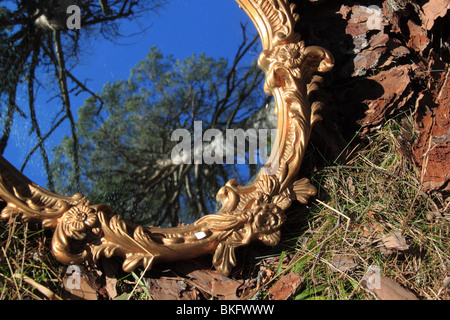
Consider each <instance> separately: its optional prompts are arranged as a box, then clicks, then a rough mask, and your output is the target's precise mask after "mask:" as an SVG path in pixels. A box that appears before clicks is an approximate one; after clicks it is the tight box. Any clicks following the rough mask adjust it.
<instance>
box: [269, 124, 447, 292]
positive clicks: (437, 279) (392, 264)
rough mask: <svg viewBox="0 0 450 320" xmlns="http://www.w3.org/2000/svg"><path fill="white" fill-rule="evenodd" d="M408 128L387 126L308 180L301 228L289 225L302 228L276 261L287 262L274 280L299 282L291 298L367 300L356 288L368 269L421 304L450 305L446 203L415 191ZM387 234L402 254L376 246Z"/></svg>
mask: <svg viewBox="0 0 450 320" xmlns="http://www.w3.org/2000/svg"><path fill="white" fill-rule="evenodd" d="M407 120H408V119H407ZM405 127H406V128H405ZM408 127H409V126H405V122H404V121H403V125H400V124H399V123H397V122H396V121H394V120H392V121H389V122H388V123H387V124H386V125H385V126H384V127H383V128H380V129H379V130H378V131H377V132H376V133H375V134H371V135H370V136H368V137H367V139H366V141H365V146H362V145H359V146H358V147H357V148H356V149H357V150H358V151H355V152H354V153H353V155H352V156H351V159H349V160H348V161H347V162H346V163H345V164H343V165H342V164H340V165H333V164H332V165H330V166H327V167H325V168H324V169H323V170H321V171H319V172H316V174H315V175H314V177H313V181H314V183H315V185H317V186H319V192H318V195H317V199H315V200H313V201H312V204H311V210H310V211H309V213H308V217H307V218H306V221H299V222H296V221H294V222H292V223H293V224H297V223H303V225H305V226H306V227H305V229H304V230H303V231H302V233H301V235H299V236H297V237H296V238H293V239H288V240H286V246H285V251H283V254H284V255H285V256H286V253H289V254H290V256H291V257H290V258H289V259H287V261H285V262H284V263H283V264H282V265H281V268H282V269H283V271H282V272H280V273H275V274H277V276H280V275H282V274H286V273H288V272H290V271H294V272H298V273H300V274H301V275H302V276H303V277H304V279H305V281H304V283H303V285H302V286H301V287H300V288H299V289H298V290H297V292H296V294H295V295H294V296H293V298H294V299H374V295H373V294H372V293H370V292H369V291H368V290H366V289H365V288H364V287H363V286H362V280H363V278H364V275H365V274H366V272H367V270H368V268H369V267H370V266H372V267H373V266H376V267H378V268H379V270H380V271H381V274H382V275H385V276H387V277H389V278H391V279H393V280H394V281H396V282H397V283H399V284H401V285H402V286H403V287H405V288H407V289H408V290H410V291H412V292H413V293H414V294H415V295H416V296H417V297H418V298H420V299H449V298H450V288H448V287H447V288H446V284H447V283H448V279H449V278H448V277H449V276H450V247H449V242H448V239H449V232H450V225H449V220H450V215H449V213H448V208H449V200H448V198H447V200H445V199H443V196H442V195H441V194H439V193H436V194H435V195H432V196H430V195H428V194H426V193H424V192H422V191H421V184H420V172H418V171H417V170H416V169H415V168H414V166H413V165H412V164H411V162H410V159H409V157H408V155H407V152H405V150H403V149H402V146H401V140H400V139H401V136H402V134H403V133H405V132H404V130H408ZM292 223H291V224H292ZM297 225H298V224H297ZM290 229H292V227H290ZM392 231H398V232H399V233H400V234H401V236H402V237H404V239H405V241H406V246H407V249H405V248H406V246H405V247H404V248H401V250H399V249H396V248H392V249H387V248H386V246H385V245H383V241H382V238H383V236H387V235H388V234H389V233H390V232H392ZM293 240H295V241H294V242H295V245H292V242H293ZM285 260H286V259H285ZM277 268H280V266H277ZM276 280H277V277H275V278H274V279H272V280H271V283H273V282H276ZM447 285H448V284H447Z"/></svg>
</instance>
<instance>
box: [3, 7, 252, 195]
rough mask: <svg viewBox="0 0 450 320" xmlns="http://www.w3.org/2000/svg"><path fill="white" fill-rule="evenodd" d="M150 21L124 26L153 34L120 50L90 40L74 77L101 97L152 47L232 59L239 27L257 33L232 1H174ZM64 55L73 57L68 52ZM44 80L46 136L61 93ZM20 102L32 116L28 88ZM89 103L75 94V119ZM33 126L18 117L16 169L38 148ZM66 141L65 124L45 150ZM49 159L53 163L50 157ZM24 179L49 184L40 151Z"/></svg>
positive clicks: (11, 148) (40, 106)
mask: <svg viewBox="0 0 450 320" xmlns="http://www.w3.org/2000/svg"><path fill="white" fill-rule="evenodd" d="M146 19H148V21H139V23H136V22H133V21H130V22H129V21H122V22H121V29H120V32H121V34H135V33H136V32H138V31H139V30H140V27H139V25H142V26H144V27H146V26H149V25H150V28H148V29H147V30H146V31H145V32H144V33H142V34H137V35H134V36H132V37H130V38H121V39H118V41H117V42H118V43H120V45H118V44H117V43H113V42H111V41H107V40H103V38H101V37H100V36H99V37H98V38H96V39H95V38H94V37H92V38H91V39H89V40H88V42H87V45H85V47H87V50H86V52H83V54H82V57H81V59H80V62H79V64H78V65H77V66H76V67H75V68H74V69H73V70H71V72H72V73H73V74H74V75H75V76H77V77H78V79H80V80H82V81H84V80H87V82H86V85H87V87H88V88H89V89H90V90H92V91H93V92H100V91H101V89H102V87H103V85H104V84H105V83H106V82H108V81H117V80H119V79H127V78H128V76H129V71H130V70H131V69H132V68H133V67H134V66H135V65H136V64H137V63H138V62H139V61H141V60H143V59H144V58H145V56H146V54H147V53H148V52H149V48H150V47H151V46H153V45H156V46H157V47H159V48H160V49H161V50H162V53H163V54H165V55H169V54H172V55H173V56H174V57H175V58H177V59H183V58H185V57H187V56H190V55H191V54H192V53H194V52H195V53H200V52H205V54H206V55H207V56H211V57H215V58H218V57H226V58H230V59H231V58H232V57H233V56H234V54H235V52H236V50H237V48H238V45H239V44H240V42H241V40H242V30H241V27H240V23H247V25H248V31H249V32H250V33H251V34H255V33H256V29H255V28H254V26H253V24H252V23H251V21H250V19H249V18H248V17H247V15H246V14H245V12H244V11H243V10H241V9H239V6H238V4H237V3H236V2H235V1H233V0H170V3H169V4H168V5H166V6H164V7H163V8H161V9H160V11H159V14H154V13H151V14H148V16H147V18H146ZM82 31H83V26H81V32H82ZM66 55H70V53H68V52H66ZM40 77H41V79H40V81H41V83H42V87H40V88H38V95H37V98H38V99H37V100H36V112H37V118H38V121H39V124H40V126H41V131H42V132H43V134H45V133H46V132H47V131H48V130H49V128H50V126H49V125H45V122H48V121H51V120H52V119H53V118H54V117H55V114H56V113H57V112H58V111H59V110H60V109H61V108H62V106H61V102H60V99H59V98H53V99H51V98H52V97H54V96H55V95H56V94H57V93H58V91H57V84H56V83H52V84H51V85H50V84H49V81H50V77H45V75H42V74H41V75H40ZM52 79H54V78H52ZM70 85H73V83H72V84H70ZM50 88H52V89H50ZM17 97H18V99H17V101H18V102H19V107H20V108H21V109H22V110H23V111H24V112H25V113H26V114H27V115H28V114H29V111H28V100H27V89H26V87H22V88H18V91H17ZM87 97H88V94H86V93H80V94H79V95H78V96H75V95H74V94H73V93H72V95H71V105H72V109H73V113H74V116H75V118H76V117H77V115H76V110H77V109H78V107H80V106H81V105H82V104H83V101H84V99H85V98H87ZM61 116H62V115H61ZM61 116H60V117H61ZM29 121H30V120H29V117H28V119H23V118H21V117H19V116H18V115H17V114H16V115H15V118H14V127H13V129H12V132H11V136H10V140H9V141H8V146H7V148H6V150H5V153H4V157H5V158H6V159H7V160H8V161H10V162H11V163H12V164H13V165H14V166H15V167H16V168H18V169H20V167H21V166H22V163H23V161H24V159H25V157H26V155H27V154H28V153H29V151H30V150H31V148H32V147H33V146H34V145H35V144H36V137H35V135H34V134H33V135H32V136H31V137H30V136H29V132H30V122H29ZM64 135H70V128H69V123H68V121H67V120H66V121H65V122H64V125H62V126H60V127H59V128H58V129H57V130H56V131H55V132H54V133H53V134H52V135H51V137H50V138H49V139H47V141H46V143H45V146H46V149H47V150H51V149H52V147H53V146H55V145H56V144H58V143H59V142H60V141H61V139H62V137H63V136H64ZM30 141H31V142H30ZM48 153H49V157H50V159H52V155H51V152H48ZM24 174H25V175H27V176H28V177H29V178H30V179H31V180H33V181H34V182H36V183H38V184H39V185H41V186H45V185H46V181H47V178H46V173H45V169H44V165H43V162H42V158H41V153H40V150H39V149H37V150H36V151H35V152H34V154H33V156H32V157H31V159H30V161H29V162H28V164H27V166H26V167H25V170H24Z"/></svg>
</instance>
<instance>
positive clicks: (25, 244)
mask: <svg viewBox="0 0 450 320" xmlns="http://www.w3.org/2000/svg"><path fill="white" fill-rule="evenodd" d="M294 2H295V3H298V9H299V12H300V13H301V20H300V25H299V28H300V30H299V31H300V33H301V34H302V37H303V39H304V40H305V42H307V43H308V44H314V45H320V46H322V47H325V48H327V49H329V50H330V51H331V52H332V53H333V55H334V56H335V59H336V65H335V68H334V69H333V71H332V73H331V75H329V76H327V77H325V79H324V80H325V81H324V82H323V89H324V90H323V93H319V92H318V95H317V97H316V98H318V99H322V100H323V101H324V102H325V106H324V109H323V110H322V115H323V121H322V122H320V123H318V124H317V126H316V128H315V129H314V132H313V135H312V138H311V142H310V145H309V148H308V152H307V154H306V156H305V158H304V161H303V167H302V176H305V177H309V178H311V180H312V182H313V184H314V185H315V186H316V187H317V189H318V194H317V196H316V197H315V198H312V199H311V200H310V202H309V204H308V205H306V206H300V205H297V204H294V205H293V206H292V207H291V208H290V209H289V210H288V219H287V221H286V223H285V225H284V226H283V229H282V239H281V242H280V243H279V244H278V245H277V246H275V247H274V248H269V247H266V246H264V245H260V244H252V245H250V246H248V247H244V248H241V249H239V250H237V254H236V257H237V260H238V266H237V267H236V268H235V269H234V270H233V272H232V273H231V274H230V275H229V276H228V277H223V276H221V275H220V274H219V273H217V272H216V271H215V270H214V269H213V267H212V265H211V259H210V257H203V258H200V259H196V260H191V261H186V262H183V263H177V264H174V265H161V266H155V267H154V268H153V269H152V270H151V271H150V272H147V273H144V270H142V269H136V270H135V271H133V272H131V273H123V272H122V271H121V270H120V261H119V260H115V259H109V260H104V261H102V263H100V264H99V266H94V265H89V264H85V265H82V266H77V269H76V270H77V271H79V272H80V274H81V277H80V281H81V283H80V288H79V289H76V288H73V285H72V284H73V283H72V280H73V274H71V273H70V272H73V270H74V269H73V268H72V269H69V273H68V268H67V266H64V265H62V264H60V263H59V262H58V261H56V260H55V258H54V256H53V254H52V252H51V250H50V248H51V236H52V233H51V231H48V230H43V229H42V228H41V227H40V226H38V225H34V224H31V223H23V222H21V221H19V220H11V221H8V222H2V223H0V248H1V251H0V299H88V300H93V299H116V300H126V299H131V300H151V299H154V300H162V299H186V300H197V299H199V300H203V299H214V300H224V299H243V300H249V299H257V300H259V299H261V300H284V299H293V300H307V299H334V300H370V299H381V300H383V299H425V300H441V299H442V300H448V299H450V245H449V236H450V234H449V233H450V224H449V220H450V193H449V192H450V183H449V179H450V174H449V172H450V167H449V166H450V162H449V161H448V159H449V156H450V139H449V134H450V131H449V128H450V114H449V112H450V110H449V107H448V106H449V104H450V95H449V92H450V69H449V57H450V51H449V48H450V46H449V40H450V27H449V25H450V19H449V14H448V11H447V10H448V9H449V8H450V5H449V4H448V1H442V0H428V1H421V0H414V1H412V0H411V1H409V0H408V1H407V0H403V1H393V0H389V1H388V0H386V1H371V0H367V1H359V2H354V1H339V2H338V1H312V0H311V1H309V2H308V1H294Z"/></svg>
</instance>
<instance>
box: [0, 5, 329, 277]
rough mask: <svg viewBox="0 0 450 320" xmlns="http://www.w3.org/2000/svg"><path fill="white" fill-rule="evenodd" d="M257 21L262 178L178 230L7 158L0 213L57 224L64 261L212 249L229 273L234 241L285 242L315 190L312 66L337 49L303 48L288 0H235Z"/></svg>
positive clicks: (155, 258) (224, 191)
mask: <svg viewBox="0 0 450 320" xmlns="http://www.w3.org/2000/svg"><path fill="white" fill-rule="evenodd" d="M236 1H237V2H238V4H239V5H240V7H241V8H242V9H244V10H245V11H246V13H247V14H248V15H249V17H250V18H251V19H252V21H253V23H254V24H255V26H256V28H257V30H258V32H259V35H260V38H261V41H262V45H263V51H262V52H261V54H260V57H259V59H258V64H259V66H260V68H261V69H262V70H264V71H265V73H266V80H265V83H264V91H265V92H266V93H267V94H268V95H271V96H273V97H274V100H275V103H276V110H275V112H276V114H277V119H278V120H277V129H278V132H277V137H276V140H275V144H274V145H275V147H274V148H273V150H272V153H271V155H270V158H269V161H268V163H267V164H266V165H265V166H264V167H262V168H261V170H260V172H259V174H258V176H257V177H256V179H255V180H254V181H253V182H251V183H250V184H248V185H243V186H241V185H239V184H238V182H237V180H236V179H232V180H230V181H228V182H227V183H226V185H225V186H223V187H222V188H221V189H220V190H219V192H218V193H217V201H218V202H220V203H221V205H222V206H221V209H220V210H219V212H217V213H215V214H210V215H206V216H204V217H202V218H200V219H199V220H197V221H195V222H194V223H192V224H190V225H186V226H180V227H176V228H158V227H143V226H139V225H134V224H132V223H130V222H127V221H124V220H123V219H122V218H121V217H120V216H118V215H114V214H113V213H112V210H111V208H110V207H109V206H107V205H102V204H100V205H93V204H91V203H90V201H89V200H88V199H86V198H85V197H84V196H83V195H82V194H75V195H74V196H72V197H64V196H60V195H57V194H54V193H51V192H49V191H47V190H45V189H43V188H41V187H40V186H38V185H36V184H34V183H33V182H32V181H30V180H29V179H28V178H26V177H25V176H23V175H22V174H21V173H20V172H19V171H18V170H17V169H16V168H14V167H13V166H12V165H11V164H10V163H8V162H7V161H6V160H5V159H4V158H3V157H0V198H1V199H3V201H4V202H5V203H6V206H5V207H4V208H3V209H2V211H1V218H3V219H10V218H13V217H16V216H20V217H22V218H23V219H24V220H26V221H40V222H41V223H42V225H43V226H44V227H45V228H52V229H55V231H54V235H53V238H52V250H53V252H54V254H55V256H56V258H57V259H58V260H59V261H61V262H62V263H65V264H79V263H81V262H83V261H86V260H89V261H92V262H94V263H95V262H97V261H98V260H99V259H100V257H102V256H104V257H112V256H119V257H122V258H123V259H124V262H123V265H122V267H123V269H124V271H126V272H130V271H132V270H133V269H134V268H136V267H138V266H142V267H144V268H145V269H146V270H149V269H150V268H151V266H152V265H153V263H155V262H159V263H161V262H173V261H179V260H189V259H192V258H195V257H198V256H201V255H205V254H213V265H214V266H215V268H216V269H217V270H218V271H219V272H221V273H222V274H223V275H228V274H229V273H230V272H231V270H232V268H233V267H234V266H236V264H237V260H236V256H235V249H236V248H237V247H240V246H244V245H248V244H249V243H251V242H252V241H255V240H259V241H262V242H263V243H264V244H266V245H269V246H274V245H276V244H277V243H278V242H279V241H280V228H281V226H282V225H283V223H284V222H285V220H286V213H285V212H286V210H287V209H288V208H289V207H290V206H291V204H292V202H293V201H299V202H301V203H303V204H306V203H307V201H308V198H309V197H311V196H313V195H315V194H316V189H315V187H314V186H313V185H311V183H310V182H309V180H308V179H307V178H302V179H299V180H297V179H298V178H297V174H298V172H299V169H300V165H301V162H302V160H303V156H304V154H305V151H306V146H307V144H308V141H309V138H310V134H311V129H312V126H313V124H314V123H315V122H316V121H318V120H319V119H320V115H319V114H318V111H319V109H320V108H321V104H320V102H313V103H310V102H309V96H310V93H311V92H312V91H314V90H316V89H317V88H318V85H317V83H316V77H314V75H315V74H317V73H321V72H327V71H329V70H331V68H332V67H333V64H334V61H333V57H332V55H331V54H330V53H329V52H328V51H327V50H325V49H323V48H321V47H317V46H305V43H304V42H303V41H301V40H300V35H299V34H298V33H296V32H295V24H296V22H297V21H298V20H299V15H298V14H297V13H296V12H295V11H294V10H295V5H294V4H291V3H289V1H288V0H236Z"/></svg>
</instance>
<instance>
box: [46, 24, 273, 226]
mask: <svg viewBox="0 0 450 320" xmlns="http://www.w3.org/2000/svg"><path fill="white" fill-rule="evenodd" d="M243 35H244V36H243V40H242V43H241V45H240V46H239V48H238V50H237V52H236V55H235V57H234V58H233V59H231V60H230V61H228V60H226V59H224V58H220V59H213V58H210V57H207V56H206V55H204V54H200V55H195V54H194V55H192V56H190V57H188V58H185V59H184V60H175V59H174V58H173V57H172V56H163V54H162V53H161V51H160V50H159V49H157V48H155V47H153V48H151V49H150V53H149V54H148V55H147V57H146V59H145V60H143V61H141V62H139V63H138V64H137V65H136V67H135V68H134V69H133V70H132V71H131V75H130V77H129V79H128V80H120V81H116V82H114V83H107V84H106V85H105V86H104V88H103V91H102V93H101V94H99V99H96V98H94V97H91V98H90V99H88V100H86V102H85V105H84V106H83V107H81V109H80V110H79V120H78V123H77V132H78V139H79V141H78V143H79V150H80V153H79V155H80V158H79V162H80V172H81V175H80V180H81V186H82V189H81V192H83V193H84V194H86V195H87V197H88V198H89V199H90V200H91V201H92V202H93V203H101V202H103V203H108V204H109V205H111V207H112V208H113V210H114V212H115V213H117V214H121V215H123V216H125V217H126V218H127V219H130V220H133V221H135V222H138V223H143V224H156V225H164V224H167V223H168V224H170V225H177V224H178V223H179V222H180V221H181V220H182V219H183V220H184V221H186V219H194V218H198V217H199V216H201V215H203V214H207V213H212V212H213V211H214V208H215V193H216V192H217V191H218V189H219V188H220V187H221V186H222V185H223V184H224V183H225V182H226V181H228V179H229V178H230V177H231V176H236V170H237V169H236V168H235V167H234V166H233V165H225V164H224V165H207V164H204V163H203V164H195V163H179V164H175V163H174V162H172V161H171V150H172V148H173V147H174V145H175V144H176V143H177V142H175V141H171V134H172V132H173V131H174V130H176V129H179V128H184V129H187V130H189V131H190V132H191V133H193V132H194V122H195V121H201V122H202V124H203V127H204V128H203V129H209V128H215V129H218V130H222V131H223V132H225V130H226V129H230V128H242V127H243V126H244V125H245V123H246V120H248V118H249V117H250V116H251V115H252V114H254V113H255V111H256V110H258V109H260V108H261V107H262V106H264V105H265V104H266V103H267V98H266V97H265V96H263V95H262V93H261V92H260V91H261V90H259V89H261V88H262V84H263V79H264V74H263V72H262V71H261V70H260V69H259V68H258V66H257V65H256V62H254V63H252V64H248V62H246V61H243V60H244V59H246V57H247V56H248V55H249V54H251V53H252V51H253V48H254V47H255V46H256V45H257V39H258V38H257V37H254V38H252V39H249V38H247V36H246V32H245V27H243ZM255 89H256V90H255ZM100 101H102V102H103V104H101V103H100ZM244 129H245V127H244ZM192 137H193V135H192ZM73 146H74V139H73V138H66V139H64V141H63V142H62V144H61V145H60V146H58V148H57V150H56V154H55V159H57V161H56V162H54V163H53V173H54V174H55V176H58V177H59V179H58V184H57V188H56V189H57V191H58V192H60V193H66V194H73V193H75V192H77V191H79V190H77V189H76V188H75V186H76V184H75V183H74V182H75V181H76V179H77V177H76V172H75V171H74V170H73V169H72V168H73V167H72V165H71V155H72V150H73ZM224 163H225V161H224Z"/></svg>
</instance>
